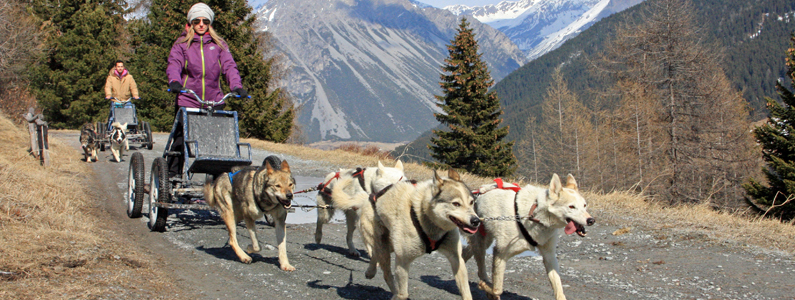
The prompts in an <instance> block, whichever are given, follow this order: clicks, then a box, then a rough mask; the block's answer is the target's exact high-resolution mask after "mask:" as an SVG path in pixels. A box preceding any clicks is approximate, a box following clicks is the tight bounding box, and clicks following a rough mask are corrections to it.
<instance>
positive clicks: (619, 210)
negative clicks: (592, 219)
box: [588, 192, 795, 255]
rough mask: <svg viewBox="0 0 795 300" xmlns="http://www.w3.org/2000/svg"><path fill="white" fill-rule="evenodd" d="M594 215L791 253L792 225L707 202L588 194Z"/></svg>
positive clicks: (794, 246) (794, 249)
mask: <svg viewBox="0 0 795 300" xmlns="http://www.w3.org/2000/svg"><path fill="white" fill-rule="evenodd" d="M588 198H589V199H592V200H593V201H591V202H590V204H591V206H590V207H592V210H594V211H597V212H599V213H600V214H602V215H603V216H601V218H600V216H599V215H597V216H596V217H597V218H599V219H601V220H604V221H607V222H610V223H611V224H621V225H625V226H638V225H640V226H643V227H646V228H650V229H655V230H661V231H668V232H670V233H671V234H676V233H701V234H704V235H706V236H708V237H709V238H710V239H712V240H714V241H717V242H729V243H733V244H738V245H741V246H757V247H761V248H763V249H767V250H774V251H779V252H782V253H785V254H787V255H793V253H795V226H793V225H792V224H791V223H790V224H788V223H783V222H781V221H778V220H773V219H762V218H759V217H758V216H756V215H748V214H743V213H727V212H719V211H715V210H714V209H712V208H711V207H710V204H709V203H704V204H698V205H680V206H676V207H666V206H662V205H660V204H659V203H655V202H651V201H644V199H643V198H642V197H640V196H637V195H634V194H630V193H626V192H615V193H609V194H590V195H588Z"/></svg>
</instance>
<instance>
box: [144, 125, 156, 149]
mask: <svg viewBox="0 0 795 300" xmlns="http://www.w3.org/2000/svg"><path fill="white" fill-rule="evenodd" d="M144 134H145V135H146V150H152V148H153V147H154V143H153V142H152V128H150V127H149V122H144Z"/></svg>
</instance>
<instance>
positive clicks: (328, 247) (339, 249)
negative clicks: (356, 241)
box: [304, 243, 370, 262]
mask: <svg viewBox="0 0 795 300" xmlns="http://www.w3.org/2000/svg"><path fill="white" fill-rule="evenodd" d="M304 249H306V250H309V251H315V250H319V249H323V250H326V251H329V252H334V253H337V254H340V255H343V256H345V257H347V258H350V259H352V260H358V261H366V262H369V261H370V260H365V259H364V258H363V257H355V256H352V255H349V254H348V248H343V247H339V246H334V245H327V244H315V243H312V244H306V245H304ZM357 250H359V249H357ZM359 253H362V255H365V256H366V255H367V251H364V250H359Z"/></svg>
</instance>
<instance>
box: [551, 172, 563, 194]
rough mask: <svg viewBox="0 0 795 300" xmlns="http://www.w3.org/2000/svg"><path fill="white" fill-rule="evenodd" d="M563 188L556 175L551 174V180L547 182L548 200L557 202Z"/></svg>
mask: <svg viewBox="0 0 795 300" xmlns="http://www.w3.org/2000/svg"><path fill="white" fill-rule="evenodd" d="M561 189H563V186H562V185H561V184H560V177H558V174H557V173H555V174H552V180H550V181H549V198H550V199H552V200H557V199H558V198H559V197H560V190H561Z"/></svg>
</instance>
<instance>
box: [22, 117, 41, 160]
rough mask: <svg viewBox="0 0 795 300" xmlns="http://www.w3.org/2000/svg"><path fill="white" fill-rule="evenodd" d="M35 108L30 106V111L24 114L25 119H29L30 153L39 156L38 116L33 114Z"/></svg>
mask: <svg viewBox="0 0 795 300" xmlns="http://www.w3.org/2000/svg"><path fill="white" fill-rule="evenodd" d="M33 112H34V110H33V107H31V108H28V113H27V114H25V115H24V117H25V120H26V121H28V132H30V153H31V154H33V156H36V157H38V155H39V143H38V142H36V139H37V137H36V135H37V134H36V123H35V122H36V118H37V116H36V115H35V114H33Z"/></svg>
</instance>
